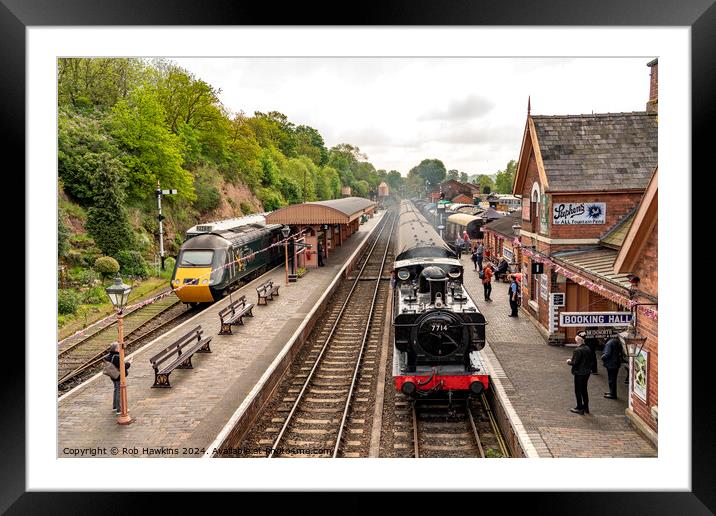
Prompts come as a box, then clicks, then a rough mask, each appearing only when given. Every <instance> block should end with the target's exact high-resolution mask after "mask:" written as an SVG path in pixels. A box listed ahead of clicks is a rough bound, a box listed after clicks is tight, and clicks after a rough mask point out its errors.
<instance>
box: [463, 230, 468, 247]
mask: <svg viewBox="0 0 716 516" xmlns="http://www.w3.org/2000/svg"><path fill="white" fill-rule="evenodd" d="M462 239H463V241H464V242H465V249H469V248H470V235H468V234H467V231H463V232H462Z"/></svg>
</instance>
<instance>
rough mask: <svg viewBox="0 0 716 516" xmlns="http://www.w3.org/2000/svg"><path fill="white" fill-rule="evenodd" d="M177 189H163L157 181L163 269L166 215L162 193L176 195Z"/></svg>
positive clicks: (160, 248)
mask: <svg viewBox="0 0 716 516" xmlns="http://www.w3.org/2000/svg"><path fill="white" fill-rule="evenodd" d="M176 193H177V191H176V190H162V187H161V186H160V184H159V181H157V207H158V208H159V215H158V216H157V220H159V258H160V259H161V261H162V270H164V223H163V222H162V221H163V220H164V215H162V195H176Z"/></svg>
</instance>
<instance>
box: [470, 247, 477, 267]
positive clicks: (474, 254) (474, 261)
mask: <svg viewBox="0 0 716 516" xmlns="http://www.w3.org/2000/svg"><path fill="white" fill-rule="evenodd" d="M470 259H471V260H472V264H473V265H474V266H475V271H476V272H477V251H475V250H474V249H473V250H472V255H471V256H470Z"/></svg>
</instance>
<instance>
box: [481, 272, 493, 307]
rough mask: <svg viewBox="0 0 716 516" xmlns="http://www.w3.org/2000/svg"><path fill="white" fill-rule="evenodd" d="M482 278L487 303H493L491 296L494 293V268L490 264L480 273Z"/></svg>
mask: <svg viewBox="0 0 716 516" xmlns="http://www.w3.org/2000/svg"><path fill="white" fill-rule="evenodd" d="M480 277H481V278H482V289H483V290H484V291H485V301H492V299H490V294H491V293H492V266H491V265H490V264H489V263H488V264H487V265H485V268H484V269H482V272H480Z"/></svg>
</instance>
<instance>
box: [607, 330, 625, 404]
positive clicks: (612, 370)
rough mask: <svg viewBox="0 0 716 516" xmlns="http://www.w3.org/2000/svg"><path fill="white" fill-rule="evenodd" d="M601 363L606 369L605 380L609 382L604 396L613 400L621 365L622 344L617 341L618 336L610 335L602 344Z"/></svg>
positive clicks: (615, 394) (615, 397)
mask: <svg viewBox="0 0 716 516" xmlns="http://www.w3.org/2000/svg"><path fill="white" fill-rule="evenodd" d="M602 363H603V364H604V367H605V368H606V369H607V380H608V383H609V392H605V393H604V397H605V398H607V399H610V400H615V399H617V375H618V374H619V368H620V367H621V365H622V344H621V342H619V337H617V336H613V337H611V338H610V339H609V340H608V341H607V343H606V344H605V345H604V353H602Z"/></svg>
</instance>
